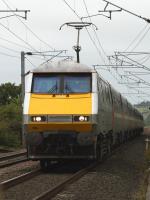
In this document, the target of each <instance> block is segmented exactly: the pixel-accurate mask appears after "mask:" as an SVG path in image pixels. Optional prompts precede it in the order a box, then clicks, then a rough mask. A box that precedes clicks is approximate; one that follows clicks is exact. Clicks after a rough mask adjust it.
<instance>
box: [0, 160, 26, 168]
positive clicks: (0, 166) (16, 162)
mask: <svg viewBox="0 0 150 200" xmlns="http://www.w3.org/2000/svg"><path fill="white" fill-rule="evenodd" d="M26 161H28V159H27V158H22V159H19V160H14V161H11V162H10V161H9V162H4V163H3V162H0V168H4V167H9V166H11V165H15V164H18V163H21V162H26Z"/></svg>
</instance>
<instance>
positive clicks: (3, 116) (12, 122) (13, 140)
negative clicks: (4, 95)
mask: <svg viewBox="0 0 150 200" xmlns="http://www.w3.org/2000/svg"><path fill="white" fill-rule="evenodd" d="M21 124H22V109H21V104H20V103H19V100H16V101H13V102H11V103H9V104H7V105H1V106H0V145H2V146H9V147H17V146H19V145H20V144H21Z"/></svg>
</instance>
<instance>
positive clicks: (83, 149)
mask: <svg viewBox="0 0 150 200" xmlns="http://www.w3.org/2000/svg"><path fill="white" fill-rule="evenodd" d="M25 85H26V88H25V99H24V111H23V113H24V127H25V134H26V143H27V151H28V158H29V159H31V160H40V162H41V167H42V168H45V167H47V166H48V165H49V163H50V162H51V161H56V160H57V161H59V160H66V159H97V160H101V159H102V158H103V156H104V155H105V154H107V153H110V151H111V149H112V147H113V146H115V145H117V144H120V143H122V142H125V141H126V140H128V139H129V138H131V137H133V136H135V135H138V134H140V133H141V132H142V130H143V117H142V115H141V114H140V113H139V112H138V111H137V110H136V109H135V108H134V107H132V105H131V104H130V103H129V102H128V101H127V100H126V99H125V98H123V97H122V95H121V94H120V93H118V92H117V91H115V90H114V89H113V88H112V87H111V85H110V84H109V83H108V82H106V81H105V80H103V79H102V78H101V77H100V75H99V74H98V73H97V71H96V70H95V69H94V68H93V67H89V66H86V65H83V64H80V63H76V62H73V61H59V62H47V63H45V64H42V65H41V66H39V67H37V68H35V69H33V70H32V71H30V72H29V73H28V74H27V75H26V84H25Z"/></svg>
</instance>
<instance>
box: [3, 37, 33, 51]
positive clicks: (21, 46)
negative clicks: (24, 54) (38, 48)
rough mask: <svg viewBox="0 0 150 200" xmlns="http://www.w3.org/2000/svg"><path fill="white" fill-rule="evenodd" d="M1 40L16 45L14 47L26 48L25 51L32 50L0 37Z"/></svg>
mask: <svg viewBox="0 0 150 200" xmlns="http://www.w3.org/2000/svg"><path fill="white" fill-rule="evenodd" d="M0 40H3V41H6V42H8V43H11V44H14V45H16V46H18V47H21V48H25V49H28V50H31V49H30V48H28V47H25V46H23V45H21V44H17V43H16V42H12V41H10V40H7V39H5V38H2V37H0Z"/></svg>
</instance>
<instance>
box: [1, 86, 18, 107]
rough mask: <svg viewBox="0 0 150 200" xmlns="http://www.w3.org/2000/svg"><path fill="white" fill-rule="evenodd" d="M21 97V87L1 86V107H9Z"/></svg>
mask: <svg viewBox="0 0 150 200" xmlns="http://www.w3.org/2000/svg"><path fill="white" fill-rule="evenodd" d="M20 97H21V85H18V86H16V85H15V84H14V83H4V84H1V85H0V105H7V104H9V103H11V102H13V101H16V99H20Z"/></svg>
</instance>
